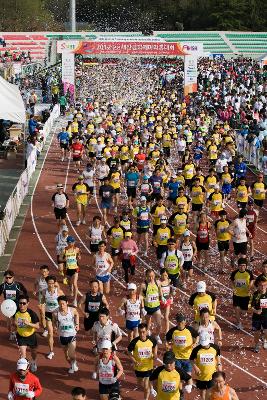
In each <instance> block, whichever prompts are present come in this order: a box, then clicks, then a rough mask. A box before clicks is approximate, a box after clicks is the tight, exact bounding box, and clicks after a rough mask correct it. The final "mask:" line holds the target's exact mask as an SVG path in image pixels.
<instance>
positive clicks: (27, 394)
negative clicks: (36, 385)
mask: <svg viewBox="0 0 267 400" xmlns="http://www.w3.org/2000/svg"><path fill="white" fill-rule="evenodd" d="M26 397H27V398H28V399H33V398H34V397H35V393H34V392H33V391H31V390H29V391H28V393H26Z"/></svg>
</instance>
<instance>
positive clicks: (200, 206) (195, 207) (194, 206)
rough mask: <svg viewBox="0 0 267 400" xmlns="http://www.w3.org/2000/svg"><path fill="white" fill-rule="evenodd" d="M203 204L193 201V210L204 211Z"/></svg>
mask: <svg viewBox="0 0 267 400" xmlns="http://www.w3.org/2000/svg"><path fill="white" fill-rule="evenodd" d="M202 208H203V204H194V203H192V211H202Z"/></svg>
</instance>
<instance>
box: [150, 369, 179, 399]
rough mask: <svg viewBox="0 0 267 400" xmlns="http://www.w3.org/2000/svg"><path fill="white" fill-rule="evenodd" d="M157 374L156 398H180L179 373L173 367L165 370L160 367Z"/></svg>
mask: <svg viewBox="0 0 267 400" xmlns="http://www.w3.org/2000/svg"><path fill="white" fill-rule="evenodd" d="M161 369H162V370H161V372H160V373H159V375H158V384H157V397H156V398H157V400H179V399H180V381H181V379H180V374H179V372H178V371H177V370H176V369H174V370H172V371H167V370H166V369H165V368H164V367H161Z"/></svg>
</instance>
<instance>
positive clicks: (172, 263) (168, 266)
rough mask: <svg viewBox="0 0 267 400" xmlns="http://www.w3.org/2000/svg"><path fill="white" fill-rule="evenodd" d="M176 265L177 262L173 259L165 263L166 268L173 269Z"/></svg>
mask: <svg viewBox="0 0 267 400" xmlns="http://www.w3.org/2000/svg"><path fill="white" fill-rule="evenodd" d="M176 267H177V262H175V261H169V262H168V263H167V268H168V269H175V268H176Z"/></svg>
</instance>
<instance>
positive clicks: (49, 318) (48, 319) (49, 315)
mask: <svg viewBox="0 0 267 400" xmlns="http://www.w3.org/2000/svg"><path fill="white" fill-rule="evenodd" d="M52 315H53V313H52V312H50V311H46V312H45V319H46V321H52Z"/></svg>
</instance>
